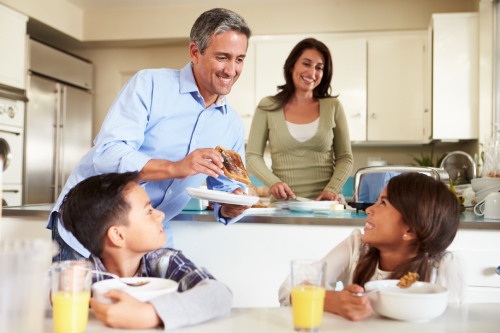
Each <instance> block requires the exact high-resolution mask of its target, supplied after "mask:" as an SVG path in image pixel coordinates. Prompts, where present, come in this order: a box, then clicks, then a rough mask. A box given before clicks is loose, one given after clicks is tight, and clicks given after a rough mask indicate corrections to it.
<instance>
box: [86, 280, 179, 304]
mask: <svg viewBox="0 0 500 333" xmlns="http://www.w3.org/2000/svg"><path fill="white" fill-rule="evenodd" d="M122 280H124V281H125V282H138V281H149V283H148V284H145V285H143V286H140V287H131V286H127V285H126V284H125V283H123V282H121V281H120V280H118V279H108V280H103V281H99V282H96V283H94V284H93V285H92V292H93V297H94V298H95V299H96V300H97V301H98V302H101V303H106V304H111V303H112V300H111V299H110V298H106V297H104V296H103V295H104V294H106V293H107V292H109V291H111V290H120V291H124V292H126V293H127V294H129V295H131V296H133V297H134V298H136V299H138V300H139V301H141V302H147V301H149V300H150V299H153V298H155V297H158V296H160V295H164V294H168V293H172V292H175V291H176V290H177V287H178V285H177V282H175V281H172V280H168V279H162V278H150V277H132V278H123V279H122Z"/></svg>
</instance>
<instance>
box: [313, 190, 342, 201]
mask: <svg viewBox="0 0 500 333" xmlns="http://www.w3.org/2000/svg"><path fill="white" fill-rule="evenodd" d="M320 200H328V201H339V202H340V198H339V196H338V195H336V194H335V193H333V192H331V191H323V192H322V193H321V194H320V195H319V197H317V198H316V201H320Z"/></svg>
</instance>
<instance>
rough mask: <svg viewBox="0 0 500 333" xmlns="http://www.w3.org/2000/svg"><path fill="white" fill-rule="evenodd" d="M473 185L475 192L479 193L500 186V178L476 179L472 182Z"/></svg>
mask: <svg viewBox="0 0 500 333" xmlns="http://www.w3.org/2000/svg"><path fill="white" fill-rule="evenodd" d="M471 185H472V189H473V190H474V192H476V193H477V192H479V191H483V190H486V189H487V188H490V187H493V186H500V178H490V177H483V178H475V179H472V180H471Z"/></svg>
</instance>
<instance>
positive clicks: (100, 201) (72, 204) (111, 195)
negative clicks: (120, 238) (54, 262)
mask: <svg viewBox="0 0 500 333" xmlns="http://www.w3.org/2000/svg"><path fill="white" fill-rule="evenodd" d="M138 177H139V173H138V172H126V173H107V174H103V175H97V176H93V177H89V178H87V179H85V180H83V181H81V182H80V183H78V184H77V185H76V186H75V187H73V188H72V189H71V190H70V191H69V192H68V194H66V196H65V197H64V200H63V202H62V204H61V207H60V209H59V220H60V222H62V223H63V225H64V227H65V228H66V230H68V231H69V232H71V233H72V234H73V235H74V236H75V237H76V239H78V241H79V242H80V243H81V244H82V245H83V246H85V248H86V249H87V250H89V251H90V252H91V253H92V254H93V255H96V256H100V255H101V253H102V250H103V248H104V240H105V238H106V234H107V232H108V229H109V228H110V227H111V226H113V225H127V224H128V218H127V214H128V211H129V209H130V205H129V204H128V203H127V202H126V201H125V195H124V191H125V190H126V189H127V185H128V184H129V183H130V182H135V181H137V179H138Z"/></svg>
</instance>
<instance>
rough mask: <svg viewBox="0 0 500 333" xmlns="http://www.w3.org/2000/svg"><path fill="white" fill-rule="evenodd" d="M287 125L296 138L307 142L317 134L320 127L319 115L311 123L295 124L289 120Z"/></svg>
mask: <svg viewBox="0 0 500 333" xmlns="http://www.w3.org/2000/svg"><path fill="white" fill-rule="evenodd" d="M286 126H287V127H288V131H289V132H290V134H291V135H292V136H293V137H294V138H295V140H297V141H299V142H305V141H307V140H309V139H311V138H312V137H313V136H314V135H316V132H317V131H318V127H319V117H318V118H317V119H316V120H315V121H313V122H312V123H309V124H293V123H291V122H288V121H287V122H286Z"/></svg>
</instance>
